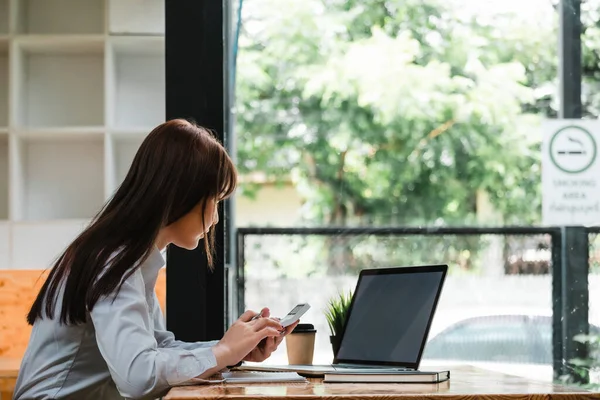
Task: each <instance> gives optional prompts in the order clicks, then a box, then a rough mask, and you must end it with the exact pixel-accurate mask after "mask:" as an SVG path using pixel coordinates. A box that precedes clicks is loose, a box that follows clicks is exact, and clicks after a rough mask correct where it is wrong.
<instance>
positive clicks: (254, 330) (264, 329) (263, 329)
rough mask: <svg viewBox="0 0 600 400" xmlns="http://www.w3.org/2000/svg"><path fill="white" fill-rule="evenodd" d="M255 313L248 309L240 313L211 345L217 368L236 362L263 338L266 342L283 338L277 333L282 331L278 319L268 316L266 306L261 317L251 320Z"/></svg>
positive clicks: (251, 350) (250, 351)
mask: <svg viewBox="0 0 600 400" xmlns="http://www.w3.org/2000/svg"><path fill="white" fill-rule="evenodd" d="M255 315H256V313H255V312H254V311H250V310H249V311H246V312H245V313H244V314H242V316H241V317H240V318H239V319H238V320H237V321H235V322H234V323H233V325H231V327H230V328H229V329H228V330H227V332H225V335H223V338H222V339H221V340H220V341H219V342H218V343H217V344H216V345H215V346H214V347H213V349H212V350H213V353H214V355H215V358H216V359H217V369H221V368H224V367H226V366H227V365H235V364H237V363H238V362H240V361H241V360H242V359H243V358H244V357H246V356H247V355H249V354H250V353H252V352H253V351H254V350H255V349H256V348H257V346H259V343H261V342H262V341H263V339H266V342H269V341H270V342H274V338H279V337H281V338H282V339H283V336H282V334H280V333H279V332H280V331H283V327H282V326H281V324H279V322H278V321H276V320H274V319H271V318H268V316H269V309H268V308H264V309H263V310H262V316H263V318H258V319H255V320H252V317H254V316H255ZM286 331H287V330H286ZM279 342H281V340H279ZM269 354H271V353H269Z"/></svg>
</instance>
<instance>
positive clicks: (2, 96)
mask: <svg viewBox="0 0 600 400" xmlns="http://www.w3.org/2000/svg"><path fill="white" fill-rule="evenodd" d="M0 4H1V0H0ZM1 15H2V12H1V10H0V16H1ZM6 127H8V38H2V37H0V129H3V128H6Z"/></svg>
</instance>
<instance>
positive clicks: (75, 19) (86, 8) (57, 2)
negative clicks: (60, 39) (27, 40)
mask: <svg viewBox="0 0 600 400" xmlns="http://www.w3.org/2000/svg"><path fill="white" fill-rule="evenodd" d="M12 6H13V7H15V8H16V9H15V10H14V11H13V15H14V17H15V21H14V22H15V23H14V25H13V26H14V27H15V31H16V33H25V34H90V33H99V34H102V33H104V21H105V18H104V13H105V6H104V1H102V0H13V2H12Z"/></svg>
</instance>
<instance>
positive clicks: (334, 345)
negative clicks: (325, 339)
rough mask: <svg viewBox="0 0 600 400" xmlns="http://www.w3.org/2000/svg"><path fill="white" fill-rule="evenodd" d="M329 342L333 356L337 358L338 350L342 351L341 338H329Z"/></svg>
mask: <svg viewBox="0 0 600 400" xmlns="http://www.w3.org/2000/svg"><path fill="white" fill-rule="evenodd" d="M329 341H330V342H331V348H332V350H333V356H334V357H335V356H336V355H337V352H338V350H339V349H340V337H339V336H329Z"/></svg>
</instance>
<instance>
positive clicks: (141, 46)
mask: <svg viewBox="0 0 600 400" xmlns="http://www.w3.org/2000/svg"><path fill="white" fill-rule="evenodd" d="M106 68H107V77H108V89H107V90H108V96H107V98H108V99H109V107H110V109H109V114H108V115H107V119H108V121H109V126H110V127H111V128H112V129H119V130H141V129H146V130H148V131H149V130H151V129H152V128H153V127H155V126H156V125H158V124H160V123H162V122H164V119H165V52H164V39H163V38H159V37H145V38H133V37H119V38H110V40H109V51H108V57H107V66H106Z"/></svg>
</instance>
